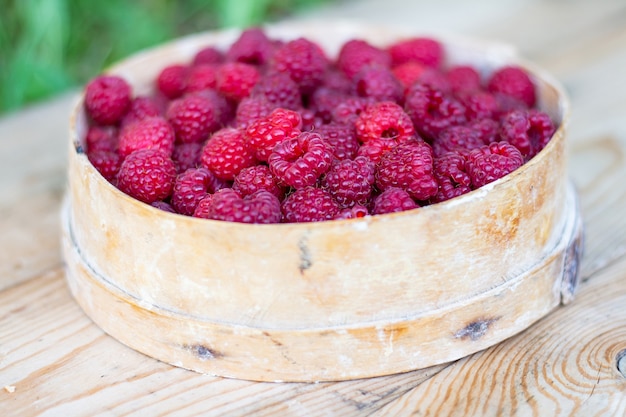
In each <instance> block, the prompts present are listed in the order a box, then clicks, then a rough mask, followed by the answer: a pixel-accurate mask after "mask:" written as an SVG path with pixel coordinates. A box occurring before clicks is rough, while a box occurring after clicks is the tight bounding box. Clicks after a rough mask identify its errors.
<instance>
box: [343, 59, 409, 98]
mask: <svg viewBox="0 0 626 417" xmlns="http://www.w3.org/2000/svg"><path fill="white" fill-rule="evenodd" d="M354 84H355V90H356V92H357V94H358V95H359V96H361V97H370V98H372V99H374V100H376V101H392V102H394V103H401V102H402V100H403V98H404V88H403V86H402V84H401V83H400V81H398V79H397V78H396V76H395V75H393V73H392V72H391V70H390V69H389V68H386V67H376V66H374V67H370V66H368V67H365V68H363V69H361V71H359V72H358V73H357V74H356V76H355V77H354Z"/></svg>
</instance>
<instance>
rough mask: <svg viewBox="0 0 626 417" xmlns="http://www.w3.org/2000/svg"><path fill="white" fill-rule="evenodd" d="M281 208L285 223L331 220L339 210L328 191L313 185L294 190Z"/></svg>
mask: <svg viewBox="0 0 626 417" xmlns="http://www.w3.org/2000/svg"><path fill="white" fill-rule="evenodd" d="M281 208H282V211H283V219H284V222H286V223H304V222H321V221H325V220H332V219H333V218H334V217H335V216H336V215H337V214H338V213H339V211H340V210H341V208H340V207H339V204H337V202H336V201H335V200H334V199H333V198H332V197H331V195H330V193H329V192H328V191H326V190H324V189H321V188H314V187H306V188H301V189H299V190H296V191H294V192H293V193H292V194H290V195H289V196H288V197H287V198H286V199H285V201H283V203H282V204H281Z"/></svg>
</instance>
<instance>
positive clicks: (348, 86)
mask: <svg viewBox="0 0 626 417" xmlns="http://www.w3.org/2000/svg"><path fill="white" fill-rule="evenodd" d="M321 87H326V88H330V89H331V90H333V91H336V92H338V93H345V94H352V93H353V91H352V90H353V86H352V82H351V81H350V80H349V79H348V77H346V74H344V73H343V72H342V71H340V70H338V69H337V68H334V67H331V68H329V69H328V70H327V71H326V72H325V73H324V80H323V81H322V85H321Z"/></svg>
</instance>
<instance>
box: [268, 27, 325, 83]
mask: <svg viewBox="0 0 626 417" xmlns="http://www.w3.org/2000/svg"><path fill="white" fill-rule="evenodd" d="M328 66H329V62H328V58H326V55H325V54H324V51H322V49H321V48H320V47H319V46H318V45H317V44H315V43H313V42H311V41H309V40H307V39H305V38H299V39H295V40H292V41H290V42H287V43H286V44H284V45H283V46H281V47H280V48H278V49H277V50H276V52H275V53H274V56H273V63H272V68H273V69H274V70H276V71H278V72H284V73H286V74H289V76H290V77H291V79H292V80H294V81H295V82H296V84H298V86H299V87H300V92H301V93H303V94H309V93H311V92H312V91H313V90H315V89H316V88H317V87H318V86H319V85H320V84H321V83H322V80H323V79H324V73H325V72H326V68H327V67H328Z"/></svg>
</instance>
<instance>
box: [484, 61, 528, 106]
mask: <svg viewBox="0 0 626 417" xmlns="http://www.w3.org/2000/svg"><path fill="white" fill-rule="evenodd" d="M487 88H488V89H489V91H491V92H492V93H502V94H505V95H508V96H512V97H514V98H516V99H517V100H520V101H522V102H523V103H525V104H526V106H528V107H533V106H534V105H535V102H536V96H535V85H534V83H533V81H532V80H531V79H530V76H529V75H528V73H527V72H526V71H525V70H524V69H522V68H520V67H516V66H507V67H503V68H500V69H498V70H496V71H495V72H494V73H493V74H492V75H491V77H490V78H489V81H488V84H487Z"/></svg>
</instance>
